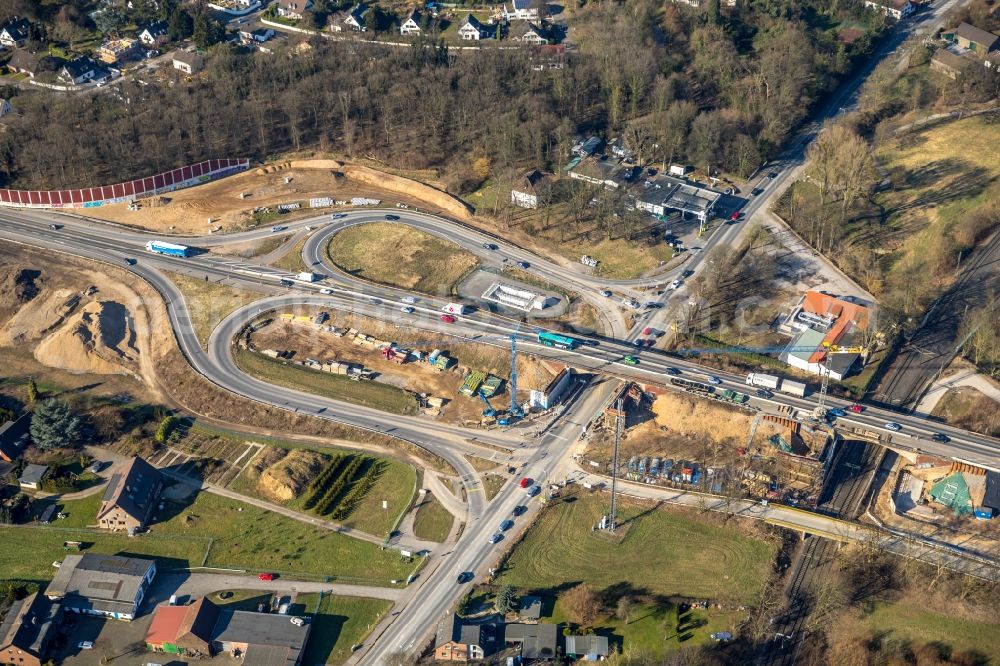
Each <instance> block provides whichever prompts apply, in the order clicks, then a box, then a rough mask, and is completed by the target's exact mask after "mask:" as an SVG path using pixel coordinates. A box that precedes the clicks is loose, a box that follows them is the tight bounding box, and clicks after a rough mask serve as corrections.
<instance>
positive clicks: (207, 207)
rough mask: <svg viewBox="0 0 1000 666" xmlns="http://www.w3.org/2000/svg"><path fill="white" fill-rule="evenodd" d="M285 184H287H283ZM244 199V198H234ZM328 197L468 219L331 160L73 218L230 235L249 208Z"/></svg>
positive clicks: (407, 187) (454, 206) (447, 204)
mask: <svg viewBox="0 0 1000 666" xmlns="http://www.w3.org/2000/svg"><path fill="white" fill-rule="evenodd" d="M286 179H290V180H289V182H287V183H286V182H285V180H286ZM242 193H245V194H246V196H245V197H244V198H240V194H242ZM316 197H330V198H333V199H339V200H350V199H351V198H352V197H367V198H372V199H382V200H383V201H384V202H385V204H386V205H390V206H391V205H394V204H396V203H403V204H406V205H409V206H415V207H419V208H422V209H427V210H431V211H435V212H437V211H442V212H445V213H447V214H449V215H452V216H453V217H460V218H461V219H468V218H470V217H471V215H470V213H469V211H468V209H467V208H466V207H465V205H464V204H462V203H461V202H460V201H458V200H457V199H455V198H454V197H452V196H450V195H448V194H446V193H444V192H441V191H440V190H436V189H434V188H433V187H430V186H428V185H424V184H423V183H419V182H417V181H414V180H410V179H407V178H402V177H400V176H395V175H392V174H388V173H385V172H382V171H378V170H375V169H372V168H369V167H365V166H353V165H343V164H342V163H340V162H337V161H335V160H296V161H291V162H281V163H278V164H272V165H268V166H266V167H261V168H258V169H251V170H250V171H246V172H244V173H241V174H237V175H235V176H230V177H228V178H222V179H220V180H217V181H213V182H209V183H206V184H204V185H199V186H197V187H190V188H187V189H183V190H178V191H176V192H170V193H168V194H165V195H163V196H160V197H157V198H156V199H155V200H154V199H150V200H146V201H144V202H142V205H141V207H140V208H139V210H136V211H132V210H129V209H128V204H126V203H120V204H113V205H110V206H100V207H98V208H81V209H77V210H75V211H74V212H75V213H77V214H79V215H85V216H87V217H94V218H98V219H102V220H110V221H112V222H119V223H122V224H128V225H132V226H136V227H141V228H143V229H150V230H155V231H163V232H172V233H177V234H205V233H209V232H210V231H214V230H221V231H234V230H238V229H243V228H246V227H247V226H250V225H251V224H252V217H251V211H252V210H253V209H254V208H261V207H271V208H272V209H273V208H274V207H275V206H277V205H278V204H284V203H294V202H301V203H302V205H303V207H306V206H308V200H309V199H311V198H316Z"/></svg>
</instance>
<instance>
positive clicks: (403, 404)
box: [233, 349, 417, 414]
mask: <svg viewBox="0 0 1000 666" xmlns="http://www.w3.org/2000/svg"><path fill="white" fill-rule="evenodd" d="M233 357H234V358H235V360H236V364H237V365H238V366H239V367H240V369H241V370H243V371H244V372H246V373H247V374H249V375H252V376H254V377H257V378H259V379H262V380H264V381H267V382H270V383H272V384H276V385H278V386H284V387H287V388H293V389H299V390H301V391H307V392H309V393H314V394H316V395H320V396H323V397H326V398H333V399H334V400H343V401H345V402H350V403H353V404H355V405H363V406H365V407H373V408H375V409H381V410H382V411H384V412H391V413H393V414H416V413H417V401H416V399H415V398H414V397H413V396H412V395H411V394H409V393H407V392H406V391H404V390H402V389H400V388H397V387H395V386H390V385H389V384H380V383H379V382H373V381H365V380H362V381H357V382H356V381H353V380H351V379H348V378H347V376H345V375H334V374H331V373H329V372H322V371H320V370H312V369H310V368H306V367H304V366H300V365H291V364H288V363H284V362H282V361H279V360H277V359H273V358H270V357H268V356H264V355H263V354H257V353H255V352H251V351H247V350H244V349H235V350H233Z"/></svg>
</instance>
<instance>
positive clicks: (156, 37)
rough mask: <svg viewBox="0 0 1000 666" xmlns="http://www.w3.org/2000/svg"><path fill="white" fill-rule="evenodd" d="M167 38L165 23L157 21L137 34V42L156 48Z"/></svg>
mask: <svg viewBox="0 0 1000 666" xmlns="http://www.w3.org/2000/svg"><path fill="white" fill-rule="evenodd" d="M166 37H167V22H166V21H157V22H156V23H151V24H150V25H149V26H148V27H147V28H146V29H145V30H143V31H142V32H140V33H139V41H140V42H142V43H143V44H145V45H146V46H156V45H157V44H159V43H161V42H162V41H164V40H165V39H166Z"/></svg>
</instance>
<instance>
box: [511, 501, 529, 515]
mask: <svg viewBox="0 0 1000 666" xmlns="http://www.w3.org/2000/svg"><path fill="white" fill-rule="evenodd" d="M527 510H528V507H526V506H524V505H523V504H518V505H517V506H515V507H514V510H513V511H511V514H512V515H514V516H520V515H521V514H522V513H524V512H525V511H527Z"/></svg>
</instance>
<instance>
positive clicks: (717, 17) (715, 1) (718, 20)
mask: <svg viewBox="0 0 1000 666" xmlns="http://www.w3.org/2000/svg"><path fill="white" fill-rule="evenodd" d="M706 20H707V21H708V23H709V24H710V25H721V24H722V12H721V10H720V7H719V0H708V15H707V16H706Z"/></svg>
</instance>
